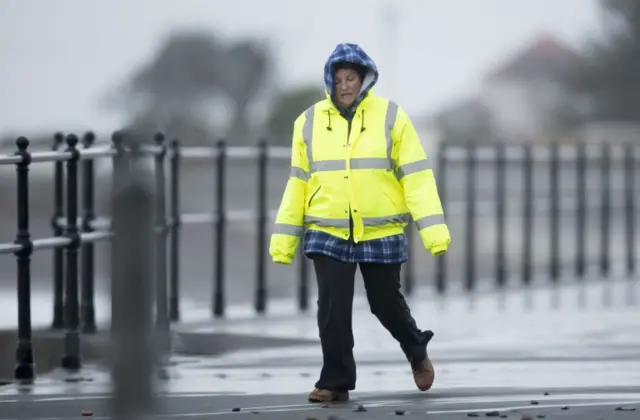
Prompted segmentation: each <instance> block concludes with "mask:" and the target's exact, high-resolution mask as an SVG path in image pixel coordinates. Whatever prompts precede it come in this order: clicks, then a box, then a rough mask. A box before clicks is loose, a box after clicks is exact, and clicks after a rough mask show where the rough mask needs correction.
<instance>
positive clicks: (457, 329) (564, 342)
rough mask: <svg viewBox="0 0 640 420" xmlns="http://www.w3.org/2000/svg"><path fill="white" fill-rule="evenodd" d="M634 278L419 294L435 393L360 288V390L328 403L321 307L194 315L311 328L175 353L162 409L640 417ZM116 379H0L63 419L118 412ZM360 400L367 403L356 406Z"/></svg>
mask: <svg viewBox="0 0 640 420" xmlns="http://www.w3.org/2000/svg"><path fill="white" fill-rule="evenodd" d="M636 283H637V282H635V281H634V282H630V281H619V282H610V283H604V282H601V283H592V284H587V285H583V286H578V285H575V284H568V285H565V286H564V287H562V288H559V289H557V290H555V291H553V290H549V289H537V290H532V291H530V292H529V293H524V292H522V291H516V290H514V291H510V292H508V293H505V294H504V295H502V296H501V297H499V296H496V295H495V294H484V295H481V296H478V297H477V298H476V299H475V300H474V301H473V302H471V301H469V300H468V299H465V298H460V297H458V298H451V299H448V300H447V301H446V302H445V301H440V302H438V303H436V302H435V301H434V299H433V298H429V297H428V296H426V295H424V293H426V292H420V293H418V294H417V295H416V296H415V297H414V298H412V299H411V307H412V311H413V314H414V316H415V317H416V319H417V320H418V323H419V324H420V326H421V327H422V328H432V329H433V330H434V331H435V332H436V335H435V337H434V339H433V341H432V343H431V344H430V346H429V353H430V355H431V357H432V359H433V361H434V364H435V366H436V369H437V377H436V383H435V385H434V388H433V389H432V390H431V391H429V392H427V393H420V392H418V391H417V390H416V389H415V385H414V384H413V380H412V377H411V373H410V370H409V366H408V365H407V363H406V361H405V360H404V359H403V356H402V354H401V352H400V349H399V347H398V345H397V343H396V342H395V341H394V340H393V339H392V338H391V337H390V336H389V334H388V333H387V332H386V331H384V329H382V327H381V326H380V325H379V324H378V323H377V320H375V318H374V317H373V315H371V313H370V312H369V311H368V308H367V305H366V302H364V301H362V300H359V299H356V302H355V309H354V334H355V342H356V347H355V349H354V353H355V356H356V360H357V362H358V384H357V391H355V392H354V393H353V394H352V401H351V402H350V403H348V404H342V405H340V404H338V405H330V406H329V407H322V406H318V405H310V404H309V403H307V402H306V393H307V392H309V391H310V390H311V388H312V386H313V383H314V382H315V379H316V375H317V372H318V371H319V368H320V364H321V353H320V349H319V345H318V343H317V332H316V326H315V319H314V316H313V315H312V314H310V315H304V316H300V315H299V316H295V317H293V316H292V313H293V312H291V313H287V310H286V309H285V308H284V307H281V308H280V309H276V310H274V311H273V313H272V314H271V315H268V316H265V317H260V318H256V317H253V316H248V314H247V316H244V315H243V314H242V311H240V310H238V311H237V312H236V314H235V316H232V317H231V318H230V319H228V320H216V321H215V322H212V321H207V322H204V321H202V322H193V323H189V324H188V325H183V326H182V327H178V330H179V329H180V328H182V329H183V333H184V334H200V335H203V336H204V337H206V336H207V335H209V334H214V333H215V334H217V333H233V334H242V335H262V336H266V337H280V338H294V337H295V338H306V339H308V340H310V341H311V344H306V345H292V346H289V347H282V348H277V349H252V350H242V351H235V352H231V353H228V354H225V355H222V356H212V355H207V354H204V353H203V354H181V355H174V356H173V357H172V358H171V361H170V363H169V364H168V365H167V366H165V371H164V373H163V374H162V375H159V377H158V379H157V384H156V385H157V391H158V393H159V395H161V396H162V398H160V399H159V401H160V402H159V408H158V409H159V411H160V412H161V413H163V414H162V415H161V416H159V418H166V419H171V418H176V419H177V418H192V417H193V418H209V417H215V418H236V417H238V416H246V415H249V416H251V417H253V416H255V417H256V418H265V419H283V420H285V419H289V418H291V419H312V418H315V419H329V418H334V419H340V418H343V419H352V418H366V419H377V418H390V417H397V416H403V417H409V418H425V416H426V417H427V418H443V419H458V418H460V419H461V418H465V419H467V418H472V417H497V418H513V419H522V418H527V417H523V416H526V415H530V416H531V417H530V418H531V419H537V418H549V419H553V418H559V419H587V420H588V419H593V420H598V419H621V420H626V419H638V418H640V411H639V410H640V334H638V331H640V316H638V315H640V307H639V306H636V305H635V302H637V301H638V300H640V299H638V290H637V289H636V287H635V285H636ZM211 337H215V335H211ZM212 339H215V338H212ZM109 382H110V378H109V374H108V372H107V371H106V370H105V368H103V367H100V366H87V367H86V368H85V369H84V370H83V371H82V372H81V373H80V374H79V375H76V376H70V375H69V374H66V373H64V372H62V371H56V372H53V373H52V374H50V375H47V376H41V377H40V378H38V380H37V382H36V383H35V384H34V385H29V386H18V385H8V386H5V387H0V419H26V418H31V419H45V418H46V419H50V420H57V419H60V420H62V419H70V418H77V417H80V416H81V414H82V410H91V414H92V415H93V417H94V418H108V417H109V410H108V398H109V392H110V383H109ZM359 405H362V406H363V407H364V409H365V410H366V411H357V408H358V406H359ZM234 408H236V409H239V410H236V411H233V409H234ZM633 409H635V410H636V411H632V410H633ZM354 410H356V411H354ZM331 416H337V417H331ZM505 416H506V417H505Z"/></svg>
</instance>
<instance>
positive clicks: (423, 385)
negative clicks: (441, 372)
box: [413, 356, 436, 391]
mask: <svg viewBox="0 0 640 420" xmlns="http://www.w3.org/2000/svg"><path fill="white" fill-rule="evenodd" d="M435 377H436V372H435V370H434V369H433V364H432V363H431V360H429V356H427V357H426V358H425V359H424V360H423V361H421V362H419V363H418V364H416V365H415V366H414V367H413V380H414V381H415V382H416V386H417V387H418V389H419V390H420V391H428V390H429V389H431V387H432V386H433V381H434V379H435Z"/></svg>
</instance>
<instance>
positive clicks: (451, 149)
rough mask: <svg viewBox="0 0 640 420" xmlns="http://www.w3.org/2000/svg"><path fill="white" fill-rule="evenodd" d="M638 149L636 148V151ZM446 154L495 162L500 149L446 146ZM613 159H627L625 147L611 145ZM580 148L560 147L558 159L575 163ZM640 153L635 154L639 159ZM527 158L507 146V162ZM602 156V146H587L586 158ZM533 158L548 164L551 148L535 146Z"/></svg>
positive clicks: (448, 157)
mask: <svg viewBox="0 0 640 420" xmlns="http://www.w3.org/2000/svg"><path fill="white" fill-rule="evenodd" d="M635 149H636V148H634V150H635ZM440 150H441V153H444V157H445V158H446V160H447V161H454V162H455V161H466V160H467V159H468V158H469V153H474V157H475V160H477V161H479V162H494V161H495V160H496V157H497V153H498V149H497V148H496V147H495V146H479V147H477V148H475V149H468V148H466V147H459V146H446V147H444V148H443V149H440ZM610 150H611V155H610V157H611V159H612V160H615V159H616V158H618V159H623V158H624V157H625V150H624V145H617V144H616V145H611V149H610ZM578 152H579V148H577V147H575V145H571V146H566V145H563V146H560V147H558V159H559V160H560V161H563V162H575V160H576V157H577V156H578ZM637 154H638V152H637V151H636V152H634V157H637ZM524 156H525V149H524V147H518V146H514V145H506V146H505V148H504V157H505V160H507V161H520V160H523V159H524ZM601 156H602V147H601V146H600V145H594V144H588V145H585V157H586V158H587V159H599V158H600V157H601ZM531 158H532V160H533V161H537V162H548V161H549V160H550V159H551V148H549V147H543V146H533V147H532V148H531Z"/></svg>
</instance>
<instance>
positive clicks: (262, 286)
mask: <svg viewBox="0 0 640 420" xmlns="http://www.w3.org/2000/svg"><path fill="white" fill-rule="evenodd" d="M268 152H269V150H268V148H267V142H266V140H261V141H260V143H259V145H258V179H257V180H256V182H257V184H258V203H257V204H258V217H257V218H256V222H257V224H258V225H257V226H256V228H257V258H258V260H257V261H256V297H255V299H256V300H255V306H256V312H257V313H259V314H263V313H264V312H265V311H266V307H267V302H266V301H267V252H268V250H267V223H268V216H269V215H268V211H269V210H268V208H267V176H268V171H267V169H268V168H267V163H268V158H269V155H268Z"/></svg>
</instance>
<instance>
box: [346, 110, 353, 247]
mask: <svg viewBox="0 0 640 420" xmlns="http://www.w3.org/2000/svg"><path fill="white" fill-rule="evenodd" d="M352 122H353V117H351V118H349V120H348V121H347V147H350V146H351V144H350V143H349V138H350V137H351V123H352ZM348 156H349V154H348V152H347V158H348ZM345 159H346V158H345ZM345 163H346V161H345ZM345 168H346V166H345ZM348 177H349V175H346V176H345V178H347V179H348ZM349 241H353V217H352V215H351V202H349Z"/></svg>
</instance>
